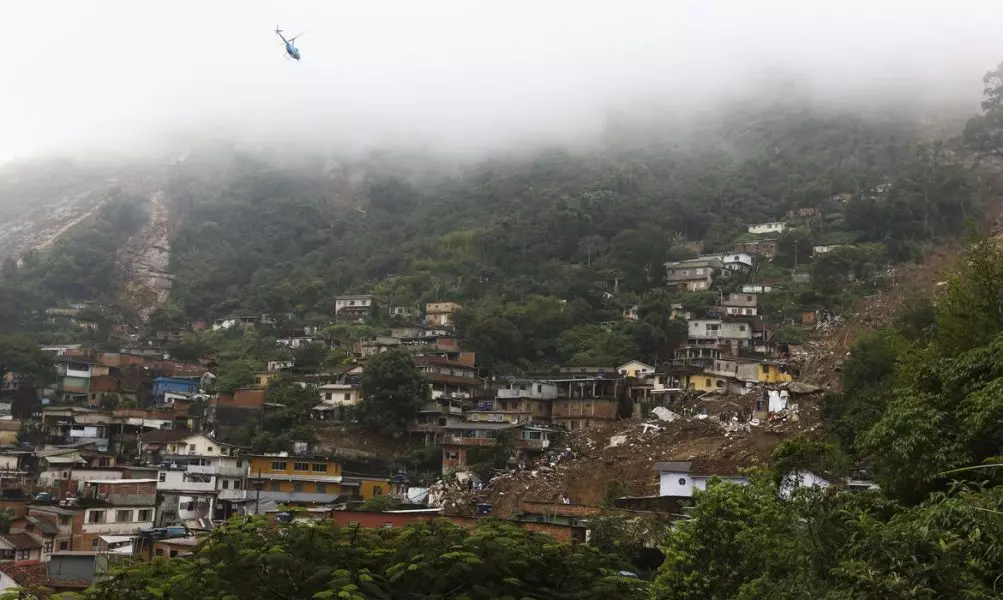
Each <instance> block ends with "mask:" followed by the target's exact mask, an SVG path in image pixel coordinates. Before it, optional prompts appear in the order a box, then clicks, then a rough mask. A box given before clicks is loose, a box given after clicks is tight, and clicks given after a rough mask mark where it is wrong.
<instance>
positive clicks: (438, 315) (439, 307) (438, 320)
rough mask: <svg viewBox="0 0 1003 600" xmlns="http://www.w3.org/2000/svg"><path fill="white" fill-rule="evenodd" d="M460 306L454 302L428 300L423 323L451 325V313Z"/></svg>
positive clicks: (437, 325)
mask: <svg viewBox="0 0 1003 600" xmlns="http://www.w3.org/2000/svg"><path fill="white" fill-rule="evenodd" d="M461 308H463V307H462V306H461V305H459V304H457V303H456V302H429V303H428V304H426V305H425V323H427V324H428V325H430V326H432V327H452V326H453V313H454V312H456V311H457V310H459V309H461Z"/></svg>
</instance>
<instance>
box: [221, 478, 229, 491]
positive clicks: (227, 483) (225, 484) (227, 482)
mask: <svg viewBox="0 0 1003 600" xmlns="http://www.w3.org/2000/svg"><path fill="white" fill-rule="evenodd" d="M222 487H223V489H224V490H228V489H230V480H229V479H224V480H223V486H222Z"/></svg>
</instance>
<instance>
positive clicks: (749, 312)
mask: <svg viewBox="0 0 1003 600" xmlns="http://www.w3.org/2000/svg"><path fill="white" fill-rule="evenodd" d="M758 304H759V296H758V295H757V294H744V293H742V294H740V293H734V292H733V293H730V294H728V296H727V297H726V298H722V299H721V308H723V309H724V310H723V311H722V312H723V313H724V314H726V315H728V316H733V317H739V316H741V317H754V316H756V312H757V305H758Z"/></svg>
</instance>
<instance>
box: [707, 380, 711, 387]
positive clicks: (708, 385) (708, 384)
mask: <svg viewBox="0 0 1003 600" xmlns="http://www.w3.org/2000/svg"><path fill="white" fill-rule="evenodd" d="M706 387H710V379H708V380H707V385H706Z"/></svg>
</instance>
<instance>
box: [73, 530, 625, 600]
mask: <svg viewBox="0 0 1003 600" xmlns="http://www.w3.org/2000/svg"><path fill="white" fill-rule="evenodd" d="M620 566H621V564H620V563H619V562H618V560H617V559H616V558H615V557H612V556H610V555H604V554H601V553H600V552H598V551H596V550H594V549H592V548H589V547H587V546H583V545H574V546H572V545H566V544H558V543H556V542H555V541H554V540H553V539H551V538H550V537H548V536H546V535H543V534H539V533H531V532H528V531H526V530H523V529H520V528H518V527H514V526H512V525H507V524H505V523H503V522H499V521H492V520H486V521H483V522H481V523H480V524H479V525H478V527H477V528H476V529H475V530H472V531H471V530H465V529H463V528H461V527H458V526H456V525H453V524H452V523H449V522H448V521H433V522H430V523H421V524H414V525H410V526H408V527H407V528H404V529H377V530H372V529H369V530H367V529H360V528H358V527H351V526H349V527H344V528H337V527H333V526H330V525H317V526H310V525H295V524H294V525H291V526H287V527H276V526H274V525H272V524H270V523H268V522H267V521H266V520H264V519H261V518H258V519H248V520H242V519H238V520H235V521H233V522H231V523H230V524H229V525H228V526H226V527H223V528H221V529H218V530H216V531H214V532H213V533H212V535H211V536H210V537H209V538H208V540H206V541H205V542H203V543H202V544H201V545H200V547H199V548H198V549H197V550H196V552H195V555H194V556H193V557H192V558H183V559H174V560H164V559H158V560H156V561H154V562H152V563H146V564H141V565H137V566H135V567H132V568H130V569H127V570H124V571H122V572H120V573H119V574H117V575H116V576H114V577H113V578H111V579H109V580H107V581H104V582H102V583H99V584H98V585H97V586H95V587H94V588H93V589H91V590H90V591H88V593H87V597H89V598H94V599H106V600H115V599H121V600H125V599H131V600H140V599H152V598H172V599H174V600H186V599H191V600H203V599H217V600H224V599H238V598H239V599H240V600H254V599H256V598H261V599H262V600H265V599H267V600H274V599H275V598H285V599H289V600H294V599H295V600H299V599H305V598H317V599H320V600H323V599H327V598H332V599H333V598H343V599H345V600H378V599H387V600H389V599H391V598H393V599H398V600H407V599H412V598H413V599H414V600H419V599H426V598H441V599H443V600H446V599H456V600H458V599H460V598H464V599H467V600H489V599H496V598H498V599H502V598H511V599H516V598H523V599H528V598H540V599H543V598H548V599H554V600H590V599H594V600H627V599H633V598H642V597H643V596H642V594H643V590H644V584H643V582H641V581H638V580H636V579H632V578H628V577H623V576H621V575H620V574H619V572H618V568H619V567H620Z"/></svg>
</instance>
